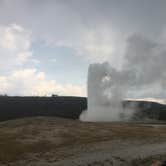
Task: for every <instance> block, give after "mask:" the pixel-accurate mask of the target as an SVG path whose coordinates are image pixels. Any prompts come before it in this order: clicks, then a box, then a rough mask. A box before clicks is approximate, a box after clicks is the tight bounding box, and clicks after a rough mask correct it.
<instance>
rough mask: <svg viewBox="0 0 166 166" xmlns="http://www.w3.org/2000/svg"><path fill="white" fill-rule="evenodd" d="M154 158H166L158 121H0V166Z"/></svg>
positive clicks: (84, 165)
mask: <svg viewBox="0 0 166 166" xmlns="http://www.w3.org/2000/svg"><path fill="white" fill-rule="evenodd" d="M157 160H160V161H162V160H166V123H164V122H148V123H141V122H137V123H133V122H132V123H120V122H110V123H87V122H80V121H79V120H69V119H61V118H53V117H36V118H24V119H17V120H10V121H5V122H0V166H7V165H8V166H47V165H48V166H52V165H53V166H93V165H94V166H109V165H110V166H114V165H115V166H130V165H133V166H137V165H139V166H150V165H151V164H152V163H153V162H154V161H157Z"/></svg>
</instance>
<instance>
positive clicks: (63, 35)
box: [0, 0, 166, 96]
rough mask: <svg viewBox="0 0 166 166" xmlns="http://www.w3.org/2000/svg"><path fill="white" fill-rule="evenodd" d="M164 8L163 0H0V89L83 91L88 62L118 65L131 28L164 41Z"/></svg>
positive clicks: (37, 92) (8, 91)
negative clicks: (106, 62) (105, 62)
mask: <svg viewBox="0 0 166 166" xmlns="http://www.w3.org/2000/svg"><path fill="white" fill-rule="evenodd" d="M165 9H166V1H165V0H0V94H8V95H51V94H59V95H76V96H86V82H87V78H86V77H87V70H88V65H89V64H90V63H95V62H104V61H109V62H110V64H111V65H112V66H113V67H116V68H117V69H118V68H119V69H120V68H121V66H122V64H123V62H124V58H123V57H124V55H125V53H126V48H127V47H126V45H127V41H128V38H129V36H131V35H132V34H141V36H144V37H145V38H148V40H153V41H157V42H160V43H162V44H163V45H164V44H165V41H166V12H165ZM147 61H148V60H147Z"/></svg>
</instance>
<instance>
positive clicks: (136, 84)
mask: <svg viewBox="0 0 166 166" xmlns="http://www.w3.org/2000/svg"><path fill="white" fill-rule="evenodd" d="M127 42H128V45H127V49H126V54H125V56H124V63H123V67H122V69H121V70H119V69H116V68H113V67H111V65H110V64H109V63H107V62H105V63H96V64H91V65H90V66H89V70H88V88H87V90H88V110H87V111H84V112H83V113H82V114H81V116H80V119H81V120H83V121H119V120H129V119H130V118H131V116H132V114H133V113H134V110H128V109H123V108H122V101H123V100H124V99H125V98H128V97H130V98H138V97H141V98H146V97H160V98H163V97H164V96H165V93H164V91H163V88H164V86H165V80H166V74H165V73H166V68H165V62H166V49H165V46H164V45H163V44H162V43H159V42H158V43H157V42H154V41H151V40H149V39H147V38H144V37H142V36H140V35H135V34H134V35H132V36H131V37H130V38H129V39H128V40H127Z"/></svg>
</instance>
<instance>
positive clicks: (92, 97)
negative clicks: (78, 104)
mask: <svg viewBox="0 0 166 166" xmlns="http://www.w3.org/2000/svg"><path fill="white" fill-rule="evenodd" d="M121 77H122V76H121V73H120V72H117V71H116V70H115V69H113V68H111V66H110V65H109V63H101V64H100V63H98V64H97V63H96V64H91V65H90V66H89V70H88V111H84V112H83V113H82V115H81V116H80V119H81V120H83V121H119V120H128V119H129V118H130V116H131V113H132V112H131V110H127V109H125V110H124V109H123V107H122V100H123V97H124V94H125V88H124V87H125V84H123V82H121V79H122V78H121ZM122 84H123V85H122Z"/></svg>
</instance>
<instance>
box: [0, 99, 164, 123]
mask: <svg viewBox="0 0 166 166" xmlns="http://www.w3.org/2000/svg"><path fill="white" fill-rule="evenodd" d="M123 107H124V108H130V109H134V110H135V114H134V115H133V117H132V119H133V120H144V119H157V120H166V105H163V104H159V103H155V102H149V101H133V100H132V101H131V100H126V101H123ZM86 109H87V98H85V97H64V96H55V97H5V96H1V97H0V121H4V120H9V119H17V118H22V117H34V116H51V117H53V116H54V117H55V116H56V117H63V118H69V119H78V118H79V115H80V114H81V112H82V111H83V110H86Z"/></svg>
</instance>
